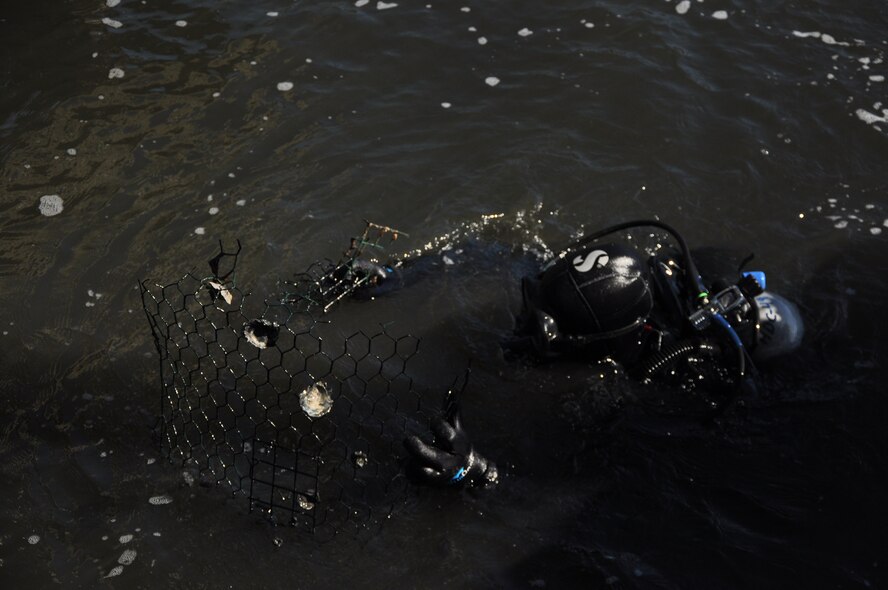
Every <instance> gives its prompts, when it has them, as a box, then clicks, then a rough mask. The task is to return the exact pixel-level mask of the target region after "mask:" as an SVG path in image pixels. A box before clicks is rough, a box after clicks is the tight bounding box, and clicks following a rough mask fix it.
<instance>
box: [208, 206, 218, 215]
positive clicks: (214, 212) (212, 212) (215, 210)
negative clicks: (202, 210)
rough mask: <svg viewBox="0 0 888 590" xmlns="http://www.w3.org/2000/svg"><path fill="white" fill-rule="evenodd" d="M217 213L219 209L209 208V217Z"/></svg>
mask: <svg viewBox="0 0 888 590" xmlns="http://www.w3.org/2000/svg"><path fill="white" fill-rule="evenodd" d="M218 212H219V207H210V211H209V213H210V215H215V214H217V213H218Z"/></svg>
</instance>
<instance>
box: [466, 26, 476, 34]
mask: <svg viewBox="0 0 888 590" xmlns="http://www.w3.org/2000/svg"><path fill="white" fill-rule="evenodd" d="M468 31H469V32H470V33H477V32H478V29H476V28H475V27H469V28H468Z"/></svg>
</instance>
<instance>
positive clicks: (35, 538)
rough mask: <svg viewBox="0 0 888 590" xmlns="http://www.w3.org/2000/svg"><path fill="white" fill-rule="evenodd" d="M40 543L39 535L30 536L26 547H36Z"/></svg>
mask: <svg viewBox="0 0 888 590" xmlns="http://www.w3.org/2000/svg"><path fill="white" fill-rule="evenodd" d="M39 542H40V535H31V536H30V537H28V545H36V544H37V543H39Z"/></svg>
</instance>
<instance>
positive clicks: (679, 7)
mask: <svg viewBox="0 0 888 590" xmlns="http://www.w3.org/2000/svg"><path fill="white" fill-rule="evenodd" d="M690 9H691V2H690V0H681V2H679V3H678V4H676V5H675V12H677V13H678V14H686V13H687V12H688V10H690Z"/></svg>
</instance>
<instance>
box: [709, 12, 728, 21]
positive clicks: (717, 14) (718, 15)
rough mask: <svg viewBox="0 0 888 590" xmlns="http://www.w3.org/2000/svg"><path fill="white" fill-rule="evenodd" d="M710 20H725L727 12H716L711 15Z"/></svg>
mask: <svg viewBox="0 0 888 590" xmlns="http://www.w3.org/2000/svg"><path fill="white" fill-rule="evenodd" d="M712 18H714V19H717V20H727V19H728V11H727V10H716V11H715V12H713V13H712Z"/></svg>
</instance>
